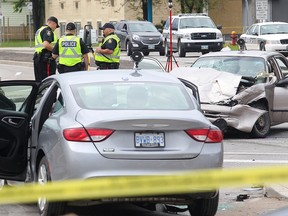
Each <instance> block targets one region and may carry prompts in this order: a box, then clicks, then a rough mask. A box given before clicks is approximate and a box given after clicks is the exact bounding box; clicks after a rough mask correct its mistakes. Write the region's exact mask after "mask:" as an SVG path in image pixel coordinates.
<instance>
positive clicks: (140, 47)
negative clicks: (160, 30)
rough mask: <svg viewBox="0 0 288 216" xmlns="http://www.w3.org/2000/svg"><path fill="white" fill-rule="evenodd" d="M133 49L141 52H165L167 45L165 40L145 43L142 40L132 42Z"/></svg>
mask: <svg viewBox="0 0 288 216" xmlns="http://www.w3.org/2000/svg"><path fill="white" fill-rule="evenodd" d="M131 49H132V51H140V52H164V51H165V47H164V43H163V41H160V42H158V43H156V44H144V43H143V42H141V41H133V42H132V48H131Z"/></svg>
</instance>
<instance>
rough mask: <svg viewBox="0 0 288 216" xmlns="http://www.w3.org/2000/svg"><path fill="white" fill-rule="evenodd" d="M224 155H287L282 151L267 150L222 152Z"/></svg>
mask: <svg viewBox="0 0 288 216" xmlns="http://www.w3.org/2000/svg"><path fill="white" fill-rule="evenodd" d="M224 155H288V152H287V153H283V152H274V153H273V152H269V153H264V152H224Z"/></svg>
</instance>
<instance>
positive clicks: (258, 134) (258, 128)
mask: <svg viewBox="0 0 288 216" xmlns="http://www.w3.org/2000/svg"><path fill="white" fill-rule="evenodd" d="M251 106H252V107H254V108H257V109H261V110H267V108H266V106H265V105H264V104H261V103H255V104H252V105H251ZM270 127H271V121H270V116H269V113H268V112H266V113H264V114H263V115H262V116H260V117H259V118H258V119H257V121H256V122H255V124H254V126H253V128H252V132H251V136H252V137H255V138H264V137H266V136H267V135H268V133H269V132H270Z"/></svg>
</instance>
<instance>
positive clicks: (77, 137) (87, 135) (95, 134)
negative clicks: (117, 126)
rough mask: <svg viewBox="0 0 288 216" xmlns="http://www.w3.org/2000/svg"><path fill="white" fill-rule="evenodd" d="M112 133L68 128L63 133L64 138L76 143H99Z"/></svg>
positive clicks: (101, 130) (94, 129) (110, 131)
mask: <svg viewBox="0 0 288 216" xmlns="http://www.w3.org/2000/svg"><path fill="white" fill-rule="evenodd" d="M113 132H114V131H113V130H109V129H99V128H93V129H91V128H90V129H86V130H85V129H84V128H69V129H65V130H64V131H63V135H64V138H65V139H66V140H68V141H76V142H91V140H92V141H94V142H101V141H103V140H105V139H107V138H108V137H109V136H110V135H111V134H112V133H113Z"/></svg>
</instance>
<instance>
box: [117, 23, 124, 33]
mask: <svg viewBox="0 0 288 216" xmlns="http://www.w3.org/2000/svg"><path fill="white" fill-rule="evenodd" d="M115 28H116V29H117V30H119V31H120V30H121V29H122V28H123V23H118V24H116V26H115Z"/></svg>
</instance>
